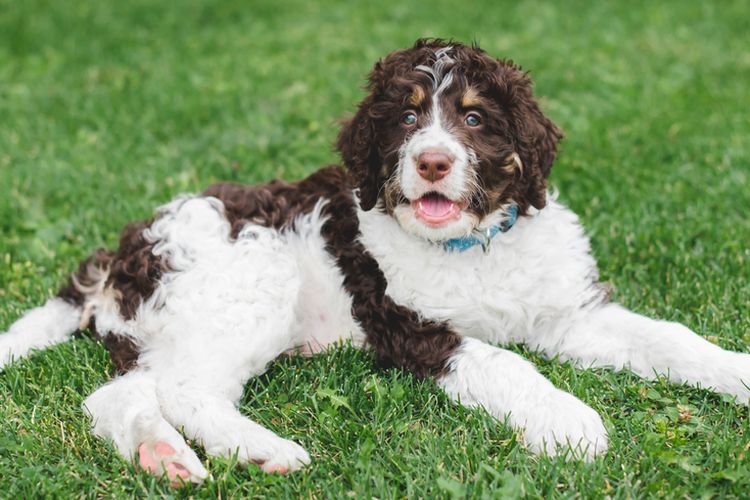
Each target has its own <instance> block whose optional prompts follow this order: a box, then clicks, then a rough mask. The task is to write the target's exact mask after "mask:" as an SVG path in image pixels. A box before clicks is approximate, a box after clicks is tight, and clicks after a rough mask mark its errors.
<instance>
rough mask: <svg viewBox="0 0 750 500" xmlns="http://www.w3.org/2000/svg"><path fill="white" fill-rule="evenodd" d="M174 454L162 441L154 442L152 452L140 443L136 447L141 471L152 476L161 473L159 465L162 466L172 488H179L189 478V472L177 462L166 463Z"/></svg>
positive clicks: (170, 447) (144, 444)
mask: <svg viewBox="0 0 750 500" xmlns="http://www.w3.org/2000/svg"><path fill="white" fill-rule="evenodd" d="M174 454H175V449H174V448H173V447H172V446H170V445H169V444H167V443H165V442H163V441H157V442H156V444H155V445H154V448H153V452H152V451H151V450H150V449H149V447H148V445H147V444H146V443H141V445H140V446H139V447H138V463H139V464H140V466H141V468H142V469H143V470H145V471H147V472H149V473H151V474H154V475H158V474H160V473H161V467H160V465H163V467H164V470H165V471H166V473H167V477H168V478H169V480H170V481H171V482H172V486H181V485H182V484H184V482H185V481H187V479H188V478H189V477H190V471H188V470H187V469H186V468H185V467H184V466H183V465H182V464H180V463H179V462H167V461H166V460H167V459H169V458H171V457H172V456H173V455H174ZM178 478H179V479H178Z"/></svg>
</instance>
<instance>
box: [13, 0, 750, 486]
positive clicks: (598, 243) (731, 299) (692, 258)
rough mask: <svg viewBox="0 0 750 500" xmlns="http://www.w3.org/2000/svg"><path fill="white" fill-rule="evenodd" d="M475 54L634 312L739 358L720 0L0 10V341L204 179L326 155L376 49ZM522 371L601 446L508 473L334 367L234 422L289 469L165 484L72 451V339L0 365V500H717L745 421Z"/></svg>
mask: <svg viewBox="0 0 750 500" xmlns="http://www.w3.org/2000/svg"><path fill="white" fill-rule="evenodd" d="M422 36H442V37H455V38H457V39H459V40H463V41H472V40H477V41H478V42H479V43H480V44H481V45H482V47H483V48H485V49H486V50H487V51H489V52H490V53H491V54H493V55H497V56H503V57H510V58H513V59H514V60H516V61H517V62H519V63H521V64H522V65H523V66H524V67H525V68H527V69H530V70H531V71H532V77H533V79H534V80H535V82H536V90H537V93H538V94H539V95H541V96H543V97H542V106H543V108H544V110H545V111H546V112H547V113H548V114H549V115H550V116H551V117H552V118H553V119H554V120H555V121H556V122H557V123H558V124H559V125H560V126H561V127H562V128H563V129H564V130H565V131H566V134H567V138H566V140H565V141H564V143H563V146H562V151H561V154H560V155H559V159H558V161H557V164H556V166H555V168H554V170H553V175H552V183H553V184H554V185H555V186H556V187H557V188H558V189H559V191H560V199H561V200H562V201H563V202H565V203H566V204H568V205H570V206H571V207H572V208H573V209H574V210H575V211H576V212H578V213H579V214H580V215H581V217H582V220H583V222H584V224H585V226H586V228H587V230H588V232H589V234H590V235H591V237H592V239H593V247H594V252H595V254H596V256H597V257H598V259H599V263H600V267H601V271H602V275H603V278H604V279H606V280H609V281H610V282H611V283H612V284H613V285H614V286H615V298H616V299H617V300H619V301H621V302H622V303H624V304H625V305H627V306H628V307H631V308H633V309H635V310H636V311H639V312H642V313H646V314H650V315H654V316H658V317H661V318H666V319H671V320H677V321H681V322H684V323H686V324H687V325H689V326H690V327H691V328H693V329H694V330H696V331H697V332H699V333H700V334H701V335H704V336H706V337H708V338H710V339H711V340H713V341H715V342H717V343H718V344H720V345H721V346H723V347H726V348H731V349H737V350H743V351H748V344H749V343H750V311H749V307H748V305H749V304H750V250H749V247H750V220H749V219H748V215H749V212H750V179H749V177H750V6H749V5H748V4H747V2H744V1H737V2H731V1H721V2H697V1H696V2H685V1H673V2H645V1H644V2H635V1H632V2H631V1H628V2H619V3H614V2H612V3H610V2H604V1H591V2H565V3H563V2H555V3H548V4H541V3H536V2H517V1H498V0H484V1H468V2H464V3H460V2H455V1H451V2H449V1H443V0H433V1H432V2H429V4H427V3H425V4H422V5H419V6H418V5H410V4H409V3H407V2H404V1H401V0H380V1H379V2H373V3H372V4H367V5H365V4H359V3H358V2H346V3H344V2H342V3H341V4H337V3H333V2H325V3H320V4H313V3H312V2H308V1H303V0H299V1H290V2H282V3H279V2H278V1H272V0H254V1H252V2H241V1H231V2H219V1H213V2H212V1H197V0H196V1H190V2H180V3H177V2H169V1H163V2H159V1H156V0H137V1H130V0H129V1H127V2H126V1H94V0H92V1H68V2H53V1H41V0H24V1H19V0H0V262H1V264H0V331H2V330H5V329H7V327H8V326H9V325H10V324H11V322H12V321H13V320H15V319H16V318H17V317H18V316H19V315H20V314H21V313H22V312H23V311H24V310H26V309H28V308H30V307H32V306H35V305H38V304H41V303H42V302H44V301H45V300H46V299H47V298H48V297H50V296H51V295H53V294H54V293H55V292H56V290H57V288H58V286H59V285H60V284H61V283H62V281H63V280H64V277H65V276H66V274H67V273H68V272H70V271H71V270H73V269H74V267H75V266H76V264H77V262H78V261H79V260H80V259H81V258H82V257H84V256H85V255H87V254H88V253H89V252H90V251H91V250H93V249H94V248H96V247H97V246H101V245H106V246H113V245H115V244H116V242H117V237H118V233H119V230H120V228H121V227H122V225H123V224H124V223H126V222H128V221H131V220H134V219H139V218H144V217H147V216H148V215H149V214H150V213H151V211H152V209H153V208H154V207H155V206H156V205H158V204H161V203H163V202H165V201H167V200H169V199H170V197H172V196H174V195H175V194H177V193H181V192H186V191H198V190H201V189H202V188H203V187H205V186H207V185H208V184H210V183H212V182H215V181H218V180H236V181H241V182H248V183H251V182H257V181H261V180H266V179H269V178H272V177H283V178H285V179H296V178H299V177H302V176H304V175H306V174H308V173H310V172H312V171H313V170H315V169H316V168H318V167H319V166H320V165H322V164H326V163H332V162H336V161H337V157H336V155H335V153H334V152H333V149H332V146H331V145H332V143H333V140H334V137H335V135H336V131H337V121H338V120H339V119H340V118H341V117H343V116H345V115H346V113H349V112H351V111H352V110H353V109H354V104H355V102H357V100H358V99H360V98H361V97H362V90H361V85H362V84H363V81H364V75H365V74H366V72H367V71H368V69H369V68H370V66H371V65H372V63H373V62H374V61H375V60H376V59H377V58H379V57H382V56H384V55H385V54H386V53H388V52H390V51H391V50H394V49H396V48H400V47H405V46H408V45H410V44H411V43H413V41H414V39H416V38H417V37H422ZM514 349H516V350H517V351H518V352H522V353H523V354H525V355H527V356H529V357H530V358H531V359H532V360H534V361H535V362H536V363H537V364H538V365H539V367H540V370H541V371H542V372H543V373H544V374H545V375H547V376H548V377H550V379H551V380H552V381H553V382H554V383H555V384H556V385H557V386H559V387H561V388H563V389H565V390H567V391H570V392H572V393H573V394H575V395H577V396H578V397H580V398H581V399H583V400H584V401H585V402H586V403H588V404H589V405H591V406H593V407H594V408H595V409H596V410H597V411H599V412H600V413H601V414H602V415H603V416H604V419H605V421H606V425H607V427H608V428H609V431H610V437H611V447H610V450H609V452H608V453H607V455H606V456H605V457H603V458H600V459H597V460H596V461H595V462H594V463H592V464H582V463H576V462H572V463H565V462H563V461H561V460H554V459H549V458H544V457H536V456H532V455H530V454H528V453H527V452H526V451H525V450H524V448H523V447H522V446H521V445H520V444H519V442H518V438H517V436H516V435H515V434H514V433H513V432H512V431H510V430H509V429H508V428H507V427H504V426H503V425H501V424H499V423H497V422H495V421H493V420H492V419H491V418H490V417H488V416H487V415H486V414H484V413H482V412H481V411H469V410H466V409H463V408H460V407H458V406H455V405H453V404H451V403H450V402H449V400H448V399H447V398H446V397H445V396H444V395H442V394H441V393H440V392H439V391H438V390H437V388H436V387H435V386H434V384H433V383H431V382H418V381H415V380H414V379H413V378H412V377H411V376H409V375H408V374H405V373H401V372H398V371H389V372H380V371H378V370H376V369H374V367H373V364H372V360H371V358H370V357H369V356H368V355H367V354H366V353H362V352H358V351H355V350H352V349H345V348H344V349H338V350H334V351H332V352H329V353H326V354H323V355H321V356H318V357H316V358H313V359H284V360H282V361H280V362H278V363H276V364H275V365H274V366H273V367H272V368H271V370H270V371H269V373H268V374H267V375H265V376H263V377H261V378H260V379H257V380H253V381H252V382H251V383H250V384H249V385H248V387H247V394H246V397H245V398H244V399H243V405H242V411H243V412H244V413H245V414H247V415H249V416H251V417H252V418H254V419H256V420H257V421H259V422H261V423H263V424H264V425H267V426H268V427H270V428H271V429H273V430H275V431H277V432H278V433H280V434H281V435H283V436H285V437H289V438H292V439H295V440H297V441H298V442H300V443H301V444H303V445H304V446H305V447H306V448H307V450H309V451H310V454H311V455H312V457H313V462H312V464H311V465H310V466H309V467H308V468H307V469H305V470H303V471H301V472H299V473H295V474H292V475H290V476H287V477H282V476H278V475H264V474H263V473H261V472H260V471H259V470H258V469H257V468H256V467H254V466H249V467H244V466H237V465H236V464H235V463H233V462H231V461H228V460H218V459H213V458H212V459H207V460H206V462H207V466H208V468H209V469H210V470H211V472H212V473H213V478H214V479H213V480H212V481H208V482H207V483H206V484H204V485H203V486H201V487H200V488H192V489H191V490H188V491H182V492H174V491H173V490H171V489H170V488H169V487H168V486H167V485H166V483H165V482H163V481H159V480H157V479H154V478H151V477H149V476H147V475H145V474H143V473H141V472H139V471H137V470H136V469H134V467H133V466H132V465H130V464H128V463H127V462H126V461H124V460H123V459H121V458H120V457H119V455H118V454H117V452H116V451H115V450H114V448H113V447H112V446H111V445H110V444H108V443H107V442H104V441H102V440H99V439H96V438H93V437H92V436H91V435H90V434H89V433H88V426H89V422H88V420H87V418H86V417H85V416H84V414H83V412H82V411H81V409H80V406H81V402H82V400H83V398H84V397H85V396H86V395H88V394H89V393H91V392H92V391H93V390H94V389H95V388H96V387H97V386H98V385H100V384H102V383H103V382H104V381H106V380H107V379H108V378H109V376H110V372H111V366H110V363H109V360H108V357H107V354H106V352H105V351H104V349H103V348H102V347H101V346H100V345H98V344H96V343H95V342H93V341H92V340H90V339H89V338H88V337H86V336H84V337H83V338H78V339H76V340H75V341H73V342H71V343H68V344H65V345H61V346H58V347H56V348H53V349H50V350H47V351H45V352H43V353H39V354H37V355H35V356H33V357H32V358H30V359H27V360H25V361H23V362H20V363H17V364H15V365H13V366H11V367H9V368H8V369H6V370H5V371H4V372H3V373H1V374H0V496H7V497H8V498H23V497H29V496H32V495H34V496H36V495H39V496H48V497H66V496H74V497H79V496H92V497H93V496H110V495H117V496H130V495H143V494H156V495H170V494H175V495H182V494H192V495H195V496H197V497H203V496H215V497H222V498H231V497H241V496H249V497H278V496H293V497H297V496H304V497H320V498H325V497H329V496H333V497H345V496H353V497H370V496H377V497H380V498H390V497H403V496H408V497H435V496H438V497H448V496H458V497H462V496H465V495H466V496H469V497H495V496H498V497H500V496H511V497H513V496H519V495H523V494H525V495H528V496H530V497H549V496H557V495H559V496H580V497H599V496H604V495H609V496H612V497H619V498H622V497H641V496H651V495H654V496H656V495H658V496H670V497H672V496H675V497H676V496H690V497H703V496H706V497H710V496H722V497H724V496H737V497H743V496H746V495H747V492H748V491H750V456H749V455H750V451H749V448H750V418H749V414H748V408H747V407H743V406H736V405H734V404H733V403H732V401H731V400H728V399H727V398H722V397H720V396H717V395H714V394H712V393H709V392H707V391H702V390H698V389H690V388H686V387H676V386H671V385H668V384H666V383H664V382H644V381H642V380H640V379H638V378H637V377H635V376H633V375H630V374H626V373H623V374H615V373H613V372H611V371H608V370H595V371H581V370H574V369H572V368H571V367H570V366H569V365H567V364H557V363H556V362H554V361H543V360H542V359H540V358H539V356H537V355H535V354H534V353H531V352H526V351H524V350H523V349H521V348H518V347H514Z"/></svg>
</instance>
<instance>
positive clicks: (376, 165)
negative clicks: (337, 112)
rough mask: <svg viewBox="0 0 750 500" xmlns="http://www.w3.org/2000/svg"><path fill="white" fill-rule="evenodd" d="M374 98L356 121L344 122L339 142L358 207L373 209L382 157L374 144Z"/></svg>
mask: <svg viewBox="0 0 750 500" xmlns="http://www.w3.org/2000/svg"><path fill="white" fill-rule="evenodd" d="M374 101H375V98H374V97H373V95H372V94H371V95H369V96H367V97H366V98H365V99H364V100H363V101H362V102H361V103H360V104H359V109H358V110H357V114H356V115H354V118H352V119H351V120H349V121H348V122H346V123H344V125H343V127H342V128H341V132H339V137H338V139H337V141H336V148H337V149H338V150H339V152H340V153H341V159H342V160H343V162H344V165H345V166H346V168H348V169H349V171H350V172H351V174H352V176H353V177H354V181H355V182H356V184H357V187H358V189H359V205H360V207H362V210H365V211H367V210H370V209H372V207H374V206H375V204H376V203H377V201H378V191H379V190H380V183H381V179H380V170H381V165H380V164H381V158H380V154H379V152H378V147H377V144H375V122H374V120H373V117H372V116H371V110H372V107H373V103H374Z"/></svg>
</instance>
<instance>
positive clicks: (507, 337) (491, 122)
mask: <svg viewBox="0 0 750 500" xmlns="http://www.w3.org/2000/svg"><path fill="white" fill-rule="evenodd" d="M367 92H368V94H367V96H366V97H365V98H364V100H363V101H362V102H361V103H360V104H359V107H358V109H357V111H356V113H355V114H354V116H353V117H352V118H351V119H350V120H349V121H347V122H346V123H344V124H343V127H342V130H341V132H340V134H339V137H338V140H337V148H338V150H339V152H340V153H341V157H342V160H343V164H344V167H345V168H341V167H338V166H331V167H327V168H323V169H321V170H319V171H317V172H315V173H313V174H312V175H310V176H309V177H308V178H306V179H304V180H301V181H298V182H294V183H288V182H282V181H272V182H270V183H268V184H264V185H257V186H244V185H238V184H230V183H224V184H218V185H214V186H211V187H209V188H208V189H207V190H206V191H205V192H203V193H202V194H200V195H197V196H182V197H179V198H177V199H176V200H174V201H172V202H170V203H168V204H166V205H164V206H162V207H161V208H159V209H158V210H157V211H156V213H155V216H154V218H153V219H152V220H149V221H146V222H140V223H136V224H132V225H130V226H128V227H126V228H125V230H124V231H123V233H122V237H121V240H120V245H119V248H118V250H116V251H107V250H98V251H97V252H95V253H94V254H93V255H92V256H91V257H90V258H88V259H87V260H86V261H84V262H83V263H82V264H81V266H80V268H79V269H78V270H77V271H76V272H74V273H73V274H72V276H71V278H70V281H69V283H68V284H67V285H66V286H65V287H64V288H62V290H61V291H60V292H59V294H58V295H57V296H56V297H55V298H52V299H50V300H49V301H48V302H47V303H46V304H44V305H43V306H41V307H38V308H35V309H32V310H30V311H28V312H27V313H26V314H25V315H24V316H22V317H21V318H20V319H18V320H17V321H16V322H15V323H14V324H13V325H12V326H11V327H10V329H9V331H8V332H7V333H4V334H2V335H0V367H2V366H3V365H4V364H7V363H9V362H11V361H12V360H14V359H18V358H21V357H23V356H26V355H27V354H29V352H30V351H32V350H33V349H40V348H44V347H47V346H50V345H53V344H55V343H58V342H63V341H65V340H67V339H68V338H69V337H70V335H71V334H72V333H73V332H74V331H76V330H78V329H83V328H86V327H88V328H90V329H91V330H92V331H94V332H96V335H97V337H98V338H99V339H101V341H102V342H103V344H104V345H105V346H106V348H107V349H108V350H109V352H110V354H111V358H112V361H113V364H114V366H115V367H116V370H117V372H118V376H117V377H116V378H114V379H113V380H112V381H110V382H109V383H107V384H105V385H104V386H102V387H100V388H99V389H98V390H96V391H95V392H94V393H93V394H91V395H90V396H89V397H88V398H87V399H86V400H85V402H84V409H85V411H86V412H87V413H88V414H89V415H90V416H91V418H92V422H93V425H92V429H93V433H94V434H96V435H97V436H101V437H104V438H107V439H109V440H111V441H112V442H113V443H114V445H115V446H116V447H117V449H118V450H119V452H120V453H121V454H122V455H123V456H124V457H126V458H128V459H133V460H135V461H136V462H137V463H138V464H139V465H140V466H141V467H142V468H143V469H145V470H147V471H149V472H151V473H153V474H157V475H162V474H166V475H167V476H168V478H169V479H170V480H171V481H173V482H175V483H179V482H183V481H184V482H187V481H192V482H200V481H202V480H204V479H205V478H206V477H207V476H208V471H207V470H206V469H205V468H204V467H203V465H202V463H201V461H200V460H199V459H198V457H197V456H196V454H195V452H194V451H193V450H192V449H191V448H190V447H189V446H188V445H187V443H186V441H185V438H184V437H183V435H182V434H181V433H180V432H178V429H180V430H182V432H183V433H184V435H186V436H187V437H189V438H191V439H194V440H196V442H198V443H199V444H200V445H201V446H202V447H203V448H204V449H205V451H206V453H207V454H208V455H218V456H230V455H235V454H236V456H237V459H238V461H239V462H240V463H255V464H258V465H259V466H260V467H261V469H262V470H264V471H266V472H279V473H286V472H289V471H294V470H297V469H299V468H301V467H303V466H304V465H306V464H308V463H309V462H310V457H309V456H308V454H307V453H306V451H305V450H304V449H303V448H302V447H301V446H299V445H298V444H296V443H294V442H292V441H289V440H286V439H284V438H282V437H279V436H277V435H276V434H274V433H273V432H271V431H270V430H268V429H265V428H263V427H261V426H260V425H258V424H256V423H255V422H252V421H251V420H249V419H248V418H246V417H245V416H243V415H242V414H241V413H240V412H239V411H238V409H237V403H238V401H239V399H240V397H241V395H242V391H243V386H244V384H245V383H246V382H247V381H248V379H249V378H250V377H254V376H257V375H259V374H261V373H263V372H264V370H266V367H267V366H268V365H269V363H271V362H273V360H274V359H276V358H278V357H279V356H281V355H283V354H285V353H292V354H294V353H296V354H301V355H311V354H314V353H315V352H318V351H320V350H322V349H325V348H327V347H328V346H331V345H334V344H337V343H340V342H350V343H351V344H352V345H354V346H358V347H363V348H367V349H370V350H371V351H372V352H373V353H374V356H375V358H376V360H377V362H378V363H379V364H380V365H381V366H383V367H396V368H400V369H404V370H408V371H409V372H411V373H413V374H414V375H415V376H416V377H419V378H428V377H429V378H432V379H434V380H435V381H436V383H437V385H438V386H439V387H440V388H442V390H444V391H445V392H446V393H447V394H448V395H449V396H450V398H452V399H453V400H455V401H456V402H458V403H460V404H462V405H465V406H468V407H481V408H483V409H484V410H486V411H487V412H488V413H490V414H491V415H492V416H494V417H496V418H497V419H499V420H500V421H503V422H506V423H507V424H508V425H510V426H512V427H513V428H515V429H518V430H519V432H520V433H521V434H522V436H523V440H524V442H525V443H526V445H527V446H528V448H529V449H530V450H531V451H532V452H535V453H545V454H548V455H558V454H562V455H564V456H566V457H568V458H570V459H585V460H590V459H592V458H594V457H596V456H599V455H602V454H604V453H605V452H606V450H607V446H608V439H607V431H606V429H605V427H604V425H603V424H602V420H601V418H600V416H599V415H598V414H597V413H596V412H595V411H594V410H593V409H591V408H590V407H589V406H587V405H586V404H585V403H584V402H583V401H581V400H580V399H578V398H576V397H574V396H573V395H571V394H569V393H566V392H564V391H562V390H560V389H558V388H556V387H555V386H554V385H552V383H550V382H549V381H548V380H547V379H546V378H545V377H543V376H542V375H541V374H540V373H539V372H538V371H537V370H536V369H535V368H534V366H533V365H532V364H531V363H530V362H529V361H527V360H525V359H524V358H523V357H522V356H520V355H518V354H515V353H513V352H510V351H508V350H505V349H503V348H501V347H496V346H497V345H504V344H509V343H521V344H524V345H526V346H528V348H530V349H532V350H535V351H538V352H540V353H542V354H543V355H544V356H547V357H550V358H558V359H559V360H560V361H562V362H566V361H567V362H571V363H574V364H575V365H577V366H579V367H581V368H588V367H607V368H611V369H614V370H624V369H629V370H631V371H633V372H634V373H636V374H638V375H639V376H641V377H644V378H647V379H653V378H655V377H656V376H665V377H668V379H669V380H670V381H671V382H674V383H687V384H691V385H697V386H701V387H704V388H711V389H713V390H714V391H717V392H720V393H725V394H729V395H732V396H734V397H736V399H737V401H738V402H740V403H744V404H747V403H748V398H749V397H750V389H748V385H746V384H748V383H750V355H748V354H743V353H735V352H729V351H725V350H723V349H721V348H719V347H718V346H716V345H714V344H712V343H710V342H708V341H706V340H704V339H703V338H702V337H700V336H699V335H697V334H695V333H693V332H691V331H690V330H689V329H688V328H686V327H685V326H682V325H680V324H677V323H671V322H666V321H658V320H654V319H649V318H646V317H644V316H641V315H639V314H636V313H634V312H631V311H629V310H627V309H625V308H623V307H622V306H620V305H618V304H616V303H614V302H611V301H610V299H609V296H608V293H607V287H606V286H605V285H604V284H602V283H600V282H599V278H598V274H597V267H596V262H595V261H594V259H593V257H592V256H591V252H590V248H589V240H588V239H587V237H586V235H585V234H584V230H583V229H582V227H581V225H580V223H579V220H578V218H577V217H576V215H575V214H574V213H572V212H571V211H570V210H569V209H567V208H566V207H564V206H563V205H561V204H560V203H559V202H557V201H556V200H555V198H554V197H553V196H551V195H550V194H549V193H548V189H547V178H548V176H549V173H550V169H551V167H552V164H553V162H554V160H555V156H556V148H557V145H558V142H559V141H560V140H561V138H562V133H561V131H560V130H559V129H558V127H557V126H555V124H554V123H553V122H552V121H551V120H550V119H549V118H547V117H546V116H545V115H544V114H543V113H542V111H541V110H540V108H539V105H538V103H537V101H536V100H535V97H534V95H533V93H532V84H531V81H530V79H529V78H528V76H527V74H526V73H524V72H523V71H522V70H521V69H520V67H519V66H517V65H515V64H514V63H513V62H511V61H508V60H498V59H495V58H493V57H490V56H489V55H488V54H486V53H485V52H483V51H482V50H481V49H480V48H478V47H476V46H467V45H463V44H460V43H457V42H446V41H442V40H437V39H429V40H427V39H424V40H419V41H417V42H416V44H415V45H414V46H413V47H411V48H408V49H404V50H399V51H396V52H394V53H392V54H390V55H388V56H387V57H385V58H384V59H382V60H380V61H378V62H377V63H376V64H375V66H374V68H373V70H372V72H371V73H370V75H369V83H368V86H367Z"/></svg>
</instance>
